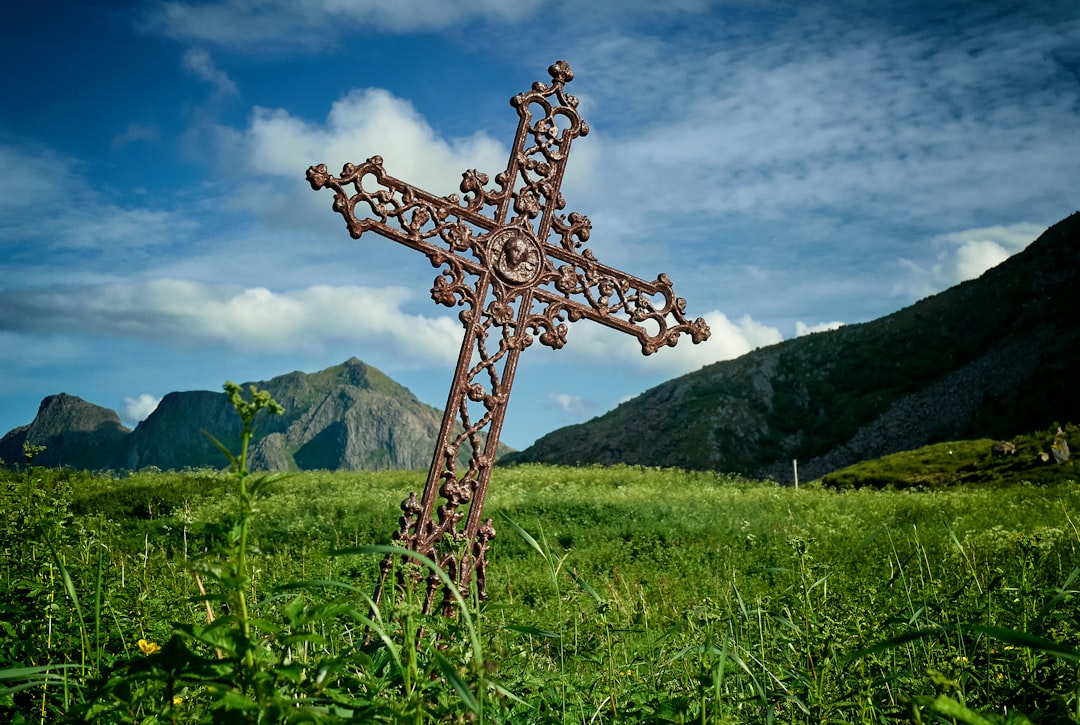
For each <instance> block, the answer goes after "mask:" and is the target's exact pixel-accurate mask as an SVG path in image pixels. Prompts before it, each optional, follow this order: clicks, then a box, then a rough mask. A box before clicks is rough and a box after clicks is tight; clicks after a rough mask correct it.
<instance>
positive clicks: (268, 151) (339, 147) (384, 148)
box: [234, 88, 507, 195]
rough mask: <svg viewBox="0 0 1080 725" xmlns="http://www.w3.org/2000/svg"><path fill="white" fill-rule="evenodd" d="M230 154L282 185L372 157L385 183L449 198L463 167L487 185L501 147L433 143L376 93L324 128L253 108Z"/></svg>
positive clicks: (347, 101) (335, 113)
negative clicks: (320, 168)
mask: <svg viewBox="0 0 1080 725" xmlns="http://www.w3.org/2000/svg"><path fill="white" fill-rule="evenodd" d="M234 149H235V150H236V153H237V157H236V159H235V161H236V162H238V163H243V164H244V165H246V166H247V167H248V168H250V169H251V170H252V171H254V172H256V173H259V174H265V175H268V176H276V177H281V178H284V179H287V180H289V181H294V180H295V179H296V177H297V173H298V172H297V170H298V169H299V170H300V173H302V172H303V170H304V169H306V168H307V167H308V166H311V165H312V164H314V163H318V162H325V163H326V165H327V166H328V167H329V168H330V170H331V171H333V172H338V171H340V169H341V167H342V166H343V165H344V164H345V163H360V162H361V161H364V160H366V159H367V158H368V157H370V156H375V155H379V156H382V157H383V162H384V167H385V169H386V171H387V173H389V174H390V175H391V176H394V177H397V178H399V179H404V180H406V181H408V182H409V183H410V184H414V185H416V186H419V187H420V188H423V189H426V190H427V191H430V192H432V193H435V194H440V195H445V194H450V193H456V192H457V191H458V185H459V184H460V182H461V174H462V172H464V171H465V170H467V169H470V168H475V169H478V170H480V171H483V172H485V173H487V174H488V175H489V176H490V177H492V179H494V176H495V174H497V173H498V172H499V171H502V169H503V168H505V166H506V158H507V147H506V146H504V145H503V144H501V143H499V142H497V141H495V140H493V139H492V138H491V137H490V136H488V135H487V134H486V133H484V132H477V133H475V134H473V135H471V136H467V137H463V138H456V139H444V138H442V137H440V136H438V135H437V133H436V132H435V131H434V129H432V127H431V126H430V125H429V124H428V123H427V121H426V120H425V119H424V118H423V117H422V116H421V115H420V114H419V113H418V112H417V111H416V109H415V108H414V107H413V105H412V104H411V103H409V102H408V101H405V100H402V99H400V98H397V97H395V96H393V95H392V94H391V93H389V92H388V91H385V90H382V89H379V88H369V89H364V90H354V91H352V92H350V93H349V94H348V95H346V96H345V97H343V98H341V99H339V100H338V101H336V102H335V103H334V104H333V106H332V107H331V109H330V113H329V114H328V115H327V118H326V123H325V125H324V126H319V125H316V124H312V123H309V122H306V121H304V120H302V119H299V118H296V117H294V116H292V115H290V114H289V113H288V112H286V111H283V110H270V109H265V108H256V109H255V111H254V113H253V115H252V119H251V123H250V125H249V127H248V128H247V129H246V130H245V131H244V132H243V133H242V134H241V136H240V147H239V148H238V149H236V147H234ZM307 192H308V194H309V195H310V189H307Z"/></svg>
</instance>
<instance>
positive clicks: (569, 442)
mask: <svg viewBox="0 0 1080 725" xmlns="http://www.w3.org/2000/svg"><path fill="white" fill-rule="evenodd" d="M1078 314H1080V213H1077V214H1073V215H1071V216H1069V217H1068V218H1067V219H1065V220H1063V221H1061V222H1059V223H1058V224H1056V225H1054V226H1053V227H1051V228H1050V229H1048V230H1047V231H1046V232H1045V233H1044V234H1042V236H1040V237H1039V239H1037V240H1036V241H1034V242H1033V243H1032V244H1030V245H1029V246H1028V248H1027V249H1025V250H1024V251H1023V252H1020V253H1018V254H1016V255H1014V256H1013V257H1011V258H1009V259H1008V260H1006V261H1005V262H1003V263H1002V264H1000V265H998V266H997V267H995V268H993V269H991V270H988V271H987V272H986V273H984V274H983V275H982V276H981V277H980V278H978V279H976V280H971V281H968V282H965V283H963V284H960V285H957V286H956V287H953V288H951V289H948V290H946V291H944V292H941V293H939V294H937V295H934V296H932V297H928V298H926V299H924V300H921V301H920V302H917V303H916V304H914V305H911V306H909V307H907V308H904V309H902V310H900V311H898V312H895V313H893V314H891V315H888V316H886V317H883V318H880V319H878V320H874V321H872V322H867V323H862V324H856V325H848V326H845V327H842V328H840V329H837V330H834V331H831V332H823V333H817V334H813V335H809V336H806V337H801V338H796V339H793V340H787V341H785V342H782V343H779V344H777V345H772V346H769V347H766V348H761V349H759V350H756V351H754V352H751V353H748V354H746V355H744V356H742V357H740V358H738V359H736V360H730V361H724V362H719V363H715V364H713V365H709V366H706V367H704V368H702V369H701V370H699V371H697V372H694V373H690V374H688V375H684V376H682V377H679V378H677V379H675V380H672V381H669V382H667V383H664V384H662V385H659V386H657V387H655V388H653V389H651V390H648V391H646V392H645V393H643V394H642V395H640V396H638V397H636V398H634V399H632V400H630V401H628V402H626V403H624V404H622V405H620V406H619V407H618V408H616V409H614V410H612V411H610V412H608V413H606V414H605V415H602V416H600V417H598V418H594V419H593V420H591V421H589V422H587V423H583V424H580V425H575V426H570V427H567V428H562V429H560V430H557V431H554V432H552V433H550V434H548V435H546V436H544V437H543V438H541V439H540V440H538V441H537V442H536V443H535V444H533V445H532V446H531V447H529V448H528V449H526V450H524V451H521V452H519V453H517V454H514V455H512V456H509V457H507V458H506V459H504V460H503V462H504V463H514V462H542V463H558V464H570V465H574V464H590V463H601V464H612V463H628V464H635V465H648V466H676V467H684V468H692V469H714V470H721V471H728V472H737V473H741V474H744V475H747V476H753V477H767V478H773V479H775V480H780V481H788V480H790V479H791V476H792V474H791V470H792V465H791V461H792V459H797V460H798V461H799V469H800V475H801V476H802V477H804V478H806V479H811V478H819V477H821V476H824V475H825V474H827V473H829V472H830V471H834V470H837V469H840V468H843V467H845V466H849V465H852V464H854V463H857V462H859V461H864V460H869V459H873V458H878V457H880V456H884V455H887V454H890V453H894V452H897V451H904V450H910V449H913V448H918V447H920V446H923V445H926V444H928V443H934V442H938V441H946V440H956V439H965V438H981V437H986V438H1008V437H1011V436H1012V435H1014V434H1016V433H1017V432H1022V431H1029V430H1037V429H1040V428H1045V427H1047V426H1049V425H1050V424H1051V423H1052V422H1054V421H1060V422H1062V423H1064V422H1067V421H1077V420H1080V387H1078V386H1077V385H1076V384H1075V373H1074V371H1075V370H1076V369H1077V365H1078V364H1080V325H1078V322H1077V316H1078Z"/></svg>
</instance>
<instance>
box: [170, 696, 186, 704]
mask: <svg viewBox="0 0 1080 725" xmlns="http://www.w3.org/2000/svg"><path fill="white" fill-rule="evenodd" d="M183 701H184V698H182V697H180V696H179V695H177V696H176V697H174V698H173V699H172V704H173V705H179V704H180V703H181V702H183Z"/></svg>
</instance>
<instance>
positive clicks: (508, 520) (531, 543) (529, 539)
mask: <svg viewBox="0 0 1080 725" xmlns="http://www.w3.org/2000/svg"><path fill="white" fill-rule="evenodd" d="M499 516H502V517H503V519H504V520H505V521H506V523H508V524H510V526H511V528H513V529H514V531H516V532H517V533H518V536H520V537H521V538H523V539H524V540H525V543H527V544H528V545H529V546H531V547H532V548H534V549H536V553H537V554H539V555H540V556H542V557H544V559H545V560H546V559H547V558H548V557H547V554H545V553H544V550H543V549H541V548H540V544H538V543H536V539H534V538H533V537H532V534H530V533H529V532H528V531H526V530H525V529H523V528H521V527H520V526H518V524H517V522H516V521H514V520H513V519H512V518H510V517H509V516H507V515H506V514H505V513H503V512H502V511H500V512H499Z"/></svg>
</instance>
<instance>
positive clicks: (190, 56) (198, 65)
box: [181, 48, 236, 96]
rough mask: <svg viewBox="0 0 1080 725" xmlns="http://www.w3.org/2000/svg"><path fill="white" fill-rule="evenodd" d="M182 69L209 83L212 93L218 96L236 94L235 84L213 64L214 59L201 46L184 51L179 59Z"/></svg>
mask: <svg viewBox="0 0 1080 725" xmlns="http://www.w3.org/2000/svg"><path fill="white" fill-rule="evenodd" d="M181 62H182V64H183V66H184V70H187V71H190V72H191V73H194V74H195V75H197V76H198V77H199V78H202V79H203V80H204V81H206V82H207V83H209V84H210V85H211V86H212V87H213V89H214V93H215V94H217V95H219V96H234V95H236V84H235V83H233V81H232V79H231V78H229V76H228V74H226V73H225V72H224V71H223V70H221V69H220V68H218V67H217V66H216V65H214V59H213V58H211V57H210V53H208V52H207V51H206V50H204V49H202V48H192V49H190V50H188V51H187V52H186V53H184V57H183V60H182V61H181Z"/></svg>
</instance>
